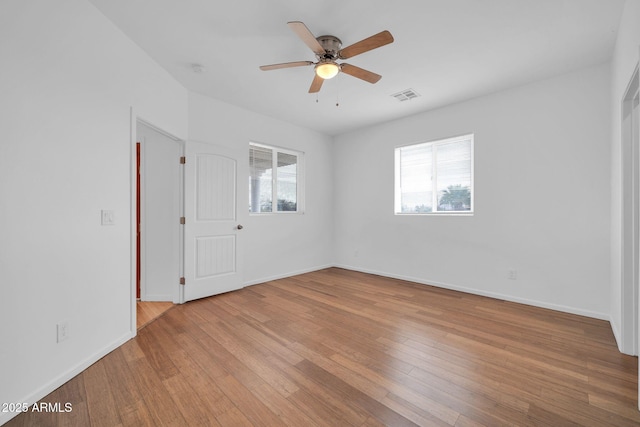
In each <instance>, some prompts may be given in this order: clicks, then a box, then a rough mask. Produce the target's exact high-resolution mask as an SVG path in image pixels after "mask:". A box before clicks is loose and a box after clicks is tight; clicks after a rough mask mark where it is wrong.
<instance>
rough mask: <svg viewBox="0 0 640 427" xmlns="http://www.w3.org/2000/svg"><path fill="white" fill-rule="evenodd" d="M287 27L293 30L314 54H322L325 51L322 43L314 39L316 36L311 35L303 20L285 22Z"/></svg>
mask: <svg viewBox="0 0 640 427" xmlns="http://www.w3.org/2000/svg"><path fill="white" fill-rule="evenodd" d="M287 25H288V26H289V28H291V29H292V30H293V32H294V33H296V34H297V35H298V37H300V38H301V39H302V41H303V42H304V43H305V44H306V45H307V46H309V49H311V50H312V51H313V52H314V53H315V54H316V55H324V54H325V51H324V48H323V47H322V45H320V43H319V42H318V40H316V37H315V36H314V35H313V33H312V32H311V31H309V29H308V28H307V26H306V25H304V22H300V21H291V22H287Z"/></svg>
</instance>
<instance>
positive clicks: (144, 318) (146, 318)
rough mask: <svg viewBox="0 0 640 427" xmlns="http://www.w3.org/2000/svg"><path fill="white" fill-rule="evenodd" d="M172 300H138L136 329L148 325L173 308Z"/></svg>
mask: <svg viewBox="0 0 640 427" xmlns="http://www.w3.org/2000/svg"><path fill="white" fill-rule="evenodd" d="M173 306H174V304H173V303H172V302H155V301H137V302H136V327H137V328H136V329H140V328H143V327H145V326H147V325H148V324H149V323H151V322H152V321H154V320H156V319H157V318H158V317H160V316H162V315H163V314H164V313H165V312H166V311H167V310H169V309H171V308H173Z"/></svg>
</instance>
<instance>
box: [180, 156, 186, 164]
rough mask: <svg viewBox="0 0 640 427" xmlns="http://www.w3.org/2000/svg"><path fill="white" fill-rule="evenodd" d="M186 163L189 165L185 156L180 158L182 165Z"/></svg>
mask: <svg viewBox="0 0 640 427" xmlns="http://www.w3.org/2000/svg"><path fill="white" fill-rule="evenodd" d="M185 163H187V158H186V157H185V156H182V157H180V164H181V165H184V164H185Z"/></svg>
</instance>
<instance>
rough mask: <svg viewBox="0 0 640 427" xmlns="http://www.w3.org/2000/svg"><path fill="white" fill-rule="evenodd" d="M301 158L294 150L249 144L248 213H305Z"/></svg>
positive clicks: (300, 154) (301, 155)
mask: <svg viewBox="0 0 640 427" xmlns="http://www.w3.org/2000/svg"><path fill="white" fill-rule="evenodd" d="M302 157H303V154H302V153H299V152H295V151H291V150H284V149H280V148H275V147H270V146H267V145H262V144H255V143H250V144H249V174H250V175H249V212H251V213H277V212H302V203H301V201H302V197H301V195H302V179H301V176H302V174H301V172H302V167H301V163H302ZM274 201H275V203H274Z"/></svg>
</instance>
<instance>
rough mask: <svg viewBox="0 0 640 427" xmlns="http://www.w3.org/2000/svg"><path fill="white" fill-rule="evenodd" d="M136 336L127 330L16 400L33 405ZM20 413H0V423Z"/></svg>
mask: <svg viewBox="0 0 640 427" xmlns="http://www.w3.org/2000/svg"><path fill="white" fill-rule="evenodd" d="M134 336H135V334H134V333H132V332H127V333H126V334H125V335H123V336H122V337H120V338H118V339H117V340H116V341H114V342H112V343H111V344H109V345H108V346H106V347H104V348H103V349H102V350H100V351H98V352H97V353H94V354H93V355H91V356H89V357H87V358H86V359H84V360H83V361H81V362H80V363H78V364H77V365H76V366H74V367H73V368H71V369H69V370H68V371H66V372H64V373H63V374H62V375H59V376H58V377H56V378H54V379H53V380H52V381H50V382H49V383H48V384H45V385H43V386H42V387H40V388H39V389H38V390H36V391H35V392H33V393H31V394H29V395H28V396H26V397H24V398H22V399H18V400H17V401H16V402H21V403H27V404H28V405H29V406H31V405H33V404H34V403H36V402H38V401H39V400H41V399H42V398H44V397H46V396H47V395H48V394H49V393H51V392H53V391H54V390H56V389H57V388H58V387H60V386H61V385H63V384H64V383H66V382H67V381H69V380H71V379H72V378H73V377H75V376H76V375H78V374H80V373H81V372H82V371H84V370H85V369H87V368H88V367H89V366H91V365H93V364H94V363H96V362H97V361H98V360H100V359H102V358H103V357H104V356H106V355H107V354H109V353H111V352H112V351H113V350H115V349H116V348H118V347H120V346H121V345H122V344H124V343H126V342H127V341H129V340H130V339H131V338H133V337H134ZM19 414H20V413H19V412H11V413H8V412H4V413H0V425H3V424H5V423H7V422H9V420H11V419H12V418H14V417H16V416H18V415H19Z"/></svg>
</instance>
